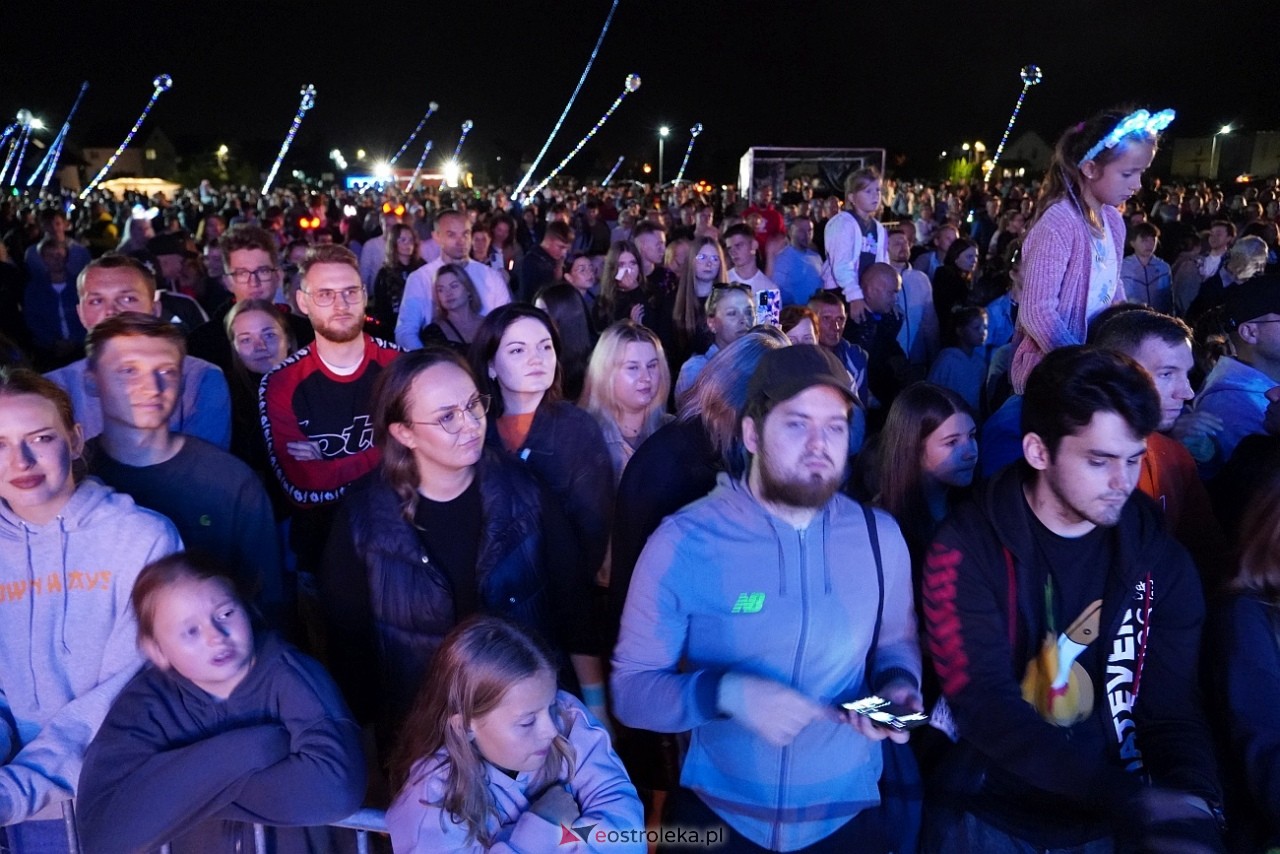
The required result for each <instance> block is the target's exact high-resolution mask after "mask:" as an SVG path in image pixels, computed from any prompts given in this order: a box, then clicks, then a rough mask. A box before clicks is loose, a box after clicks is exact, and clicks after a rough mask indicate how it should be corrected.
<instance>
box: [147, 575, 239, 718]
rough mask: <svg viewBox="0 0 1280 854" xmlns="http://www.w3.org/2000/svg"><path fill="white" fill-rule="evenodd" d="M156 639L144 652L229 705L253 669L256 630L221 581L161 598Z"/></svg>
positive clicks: (187, 586)
mask: <svg viewBox="0 0 1280 854" xmlns="http://www.w3.org/2000/svg"><path fill="white" fill-rule="evenodd" d="M152 628H153V635H152V637H150V638H144V639H143V641H142V651H143V652H144V653H145V654H146V656H147V658H148V659H150V660H151V662H152V663H153V664H155V665H156V666H157V667H160V668H163V669H165V670H167V669H169V668H173V669H174V670H176V671H178V673H180V674H182V675H183V676H185V677H187V678H188V679H190V680H191V681H192V682H194V683H195V684H196V686H197V687H198V688H201V689H202V690H204V691H207V692H208V693H210V694H212V695H213V696H215V697H218V698H219V699H222V700H225V699H226V698H227V697H229V696H231V692H232V691H234V690H235V688H236V686H237V685H239V684H240V683H241V682H242V681H244V677H245V676H246V675H247V674H248V673H249V668H250V667H252V666H253V629H252V628H251V627H250V625H249V616H248V614H246V613H245V610H244V606H243V605H241V604H240V600H239V599H237V598H236V596H235V595H234V594H233V593H232V592H231V591H230V590H229V589H228V588H227V585H226V584H225V583H224V582H222V581H218V580H216V579H204V580H201V581H192V580H183V581H179V582H178V583H176V584H172V585H170V586H169V587H166V588H164V589H163V590H161V591H159V592H158V593H156V602H155V616H154V620H153V627H152Z"/></svg>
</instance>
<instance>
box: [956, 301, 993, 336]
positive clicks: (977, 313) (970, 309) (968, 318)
mask: <svg viewBox="0 0 1280 854" xmlns="http://www.w3.org/2000/svg"><path fill="white" fill-rule="evenodd" d="M986 316H987V310H986V309H985V308H983V307H982V306H980V305H954V306H952V307H951V329H952V331H953V332H954V331H957V330H960V329H964V328H965V327H966V326H968V325H969V324H970V323H973V321H974V320H975V319H976V318H979V317H986Z"/></svg>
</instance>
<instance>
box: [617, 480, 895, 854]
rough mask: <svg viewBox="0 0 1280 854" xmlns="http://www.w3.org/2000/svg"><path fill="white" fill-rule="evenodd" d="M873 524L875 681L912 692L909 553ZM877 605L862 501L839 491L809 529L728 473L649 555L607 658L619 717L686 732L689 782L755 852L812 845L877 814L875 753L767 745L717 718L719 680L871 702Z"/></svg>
mask: <svg viewBox="0 0 1280 854" xmlns="http://www.w3.org/2000/svg"><path fill="white" fill-rule="evenodd" d="M875 519H876V526H877V530H878V532H879V538H880V548H881V551H882V554H883V559H884V572H885V602H884V619H883V625H882V627H881V630H880V643H879V649H878V651H877V655H876V669H877V671H878V672H877V674H876V676H875V678H874V679H873V680H872V682H873V684H874V685H876V686H880V685H883V684H884V683H885V682H887V681H888V680H889V679H891V678H894V677H896V676H907V677H909V678H910V679H912V680H914V681H915V682H916V684H919V679H920V647H919V642H918V638H917V635H916V622H915V615H914V612H913V608H912V594H911V563H910V557H909V555H908V552H907V547H906V544H905V542H904V541H903V539H902V535H901V533H900V532H899V530H898V526H897V523H895V522H894V521H893V518H892V517H891V516H889V515H888V514H887V513H884V512H882V511H876V513H875ZM877 598H878V597H877V580H876V566H875V558H874V556H873V554H872V551H871V545H870V541H869V539H868V536H867V527H866V521H865V518H864V516H863V513H862V509H861V508H860V507H859V506H858V505H857V504H856V503H854V502H853V501H851V500H849V499H848V498H845V497H844V496H841V495H837V496H836V497H834V498H832V499H831V500H830V501H829V502H827V504H826V505H825V506H824V507H823V508H822V510H821V512H819V514H818V515H817V516H816V517H815V518H814V519H813V521H812V522H811V523H810V524H809V527H808V528H807V529H805V530H803V531H801V530H797V529H796V528H793V527H792V526H791V525H790V524H788V523H786V522H784V521H782V520H781V519H779V518H778V517H776V516H774V515H773V514H771V513H769V512H768V511H766V510H765V509H764V507H763V506H761V504H760V503H759V502H758V501H756V499H755V498H754V497H753V496H752V495H751V493H750V491H749V490H748V488H747V486H746V484H745V483H744V482H742V481H732V480H730V479H729V478H728V477H727V476H726V475H721V477H720V481H719V483H718V485H717V486H716V488H715V489H714V490H713V491H712V492H711V494H710V495H708V496H707V497H706V498H703V499H701V500H699V501H696V502H694V503H693V504H690V505H689V506H688V507H686V508H685V509H683V510H681V511H680V512H679V513H676V514H674V515H672V516H669V517H668V518H667V519H666V520H665V521H664V522H663V523H662V525H661V526H660V527H659V528H658V530H657V531H656V532H654V534H653V536H651V537H650V538H649V541H648V544H647V545H646V546H645V549H644V551H643V552H642V553H641V555H640V560H639V562H638V564H637V565H636V571H635V576H634V577H633V578H632V581H631V587H630V589H629V590H628V592H627V603H626V607H625V609H624V611H623V615H622V631H621V635H620V637H619V640H618V645H617V647H616V649H615V650H614V655H613V676H612V683H611V684H612V688H613V701H614V711H615V713H616V714H617V716H618V719H619V720H621V721H622V722H623V723H625V724H627V725H628V726H633V727H639V728H643V729H648V730H654V731H656V732H681V731H684V730H691V731H692V740H691V743H690V747H689V754H688V756H687V758H686V759H685V764H684V770H683V772H682V775H681V784H682V785H684V786H686V787H688V788H690V789H693V790H694V791H696V792H697V793H698V794H699V796H700V797H701V798H702V799H703V801H704V802H705V803H706V804H707V805H708V806H709V807H711V809H713V810H714V811H715V812H716V814H717V815H719V816H720V817H721V818H722V819H724V820H725V822H727V823H728V824H729V825H731V826H732V827H733V828H734V829H736V830H737V831H738V832H739V833H741V834H742V835H744V836H745V837H747V838H748V839H750V840H751V841H752V842H755V843H756V844H757V845H762V846H764V847H766V848H770V849H772V850H775V851H791V850H795V849H797V848H802V847H804V846H806V845H810V844H812V843H814V842H817V841H818V840H820V839H823V838H825V837H827V836H829V835H831V834H832V833H833V832H835V831H836V830H837V829H839V828H840V827H841V826H842V825H844V824H845V823H847V822H848V821H850V820H851V819H852V818H853V817H854V816H855V815H857V814H858V813H859V812H861V811H862V810H864V809H867V808H869V807H873V806H875V805H876V804H877V803H878V802H879V799H880V796H879V790H878V786H877V784H878V781H879V779H880V769H881V754H880V746H879V744H878V743H873V742H871V741H870V740H868V739H867V738H866V737H865V736H863V735H861V734H860V733H859V732H858V731H857V730H855V729H854V728H853V727H852V726H851V725H849V724H840V723H833V722H830V721H818V722H815V723H812V724H810V725H809V726H808V727H806V728H805V729H804V730H803V731H801V732H800V734H799V735H798V736H797V737H796V739H795V741H793V742H792V743H791V744H790V745H789V746H787V747H785V748H777V747H774V746H772V745H770V744H768V743H767V742H765V741H764V740H763V739H761V738H760V737H758V736H756V735H755V734H754V733H752V732H751V731H750V730H748V729H746V728H745V727H743V726H742V725H741V724H739V723H738V722H737V721H735V720H733V719H731V718H727V717H725V716H724V715H722V714H721V713H720V712H719V711H718V709H717V705H716V700H717V694H718V691H719V685H720V680H721V679H722V678H723V677H724V675H725V674H726V673H728V672H737V673H745V674H751V675H755V676H760V677H764V678H767V679H772V680H774V681H776V682H780V683H782V684H784V685H788V686H790V687H791V688H793V689H795V690H796V691H799V692H800V693H802V694H804V695H806V696H808V697H810V698H811V699H813V700H816V701H817V702H819V703H824V704H829V705H831V706H833V707H834V706H835V705H837V704H839V703H842V702H846V701H849V700H854V699H858V698H860V697H862V696H864V694H865V685H864V679H863V671H864V670H865V666H866V659H867V652H868V648H869V646H870V645H871V635H872V631H873V628H874V625H875V618H876V605H877Z"/></svg>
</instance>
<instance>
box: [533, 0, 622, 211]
mask: <svg viewBox="0 0 1280 854" xmlns="http://www.w3.org/2000/svg"><path fill="white" fill-rule="evenodd" d="M618 2H619V0H613V5H612V6H610V7H609V15H608V17H606V18H605V19H604V27H602V28H601V29H600V37H599V38H597V39H596V46H595V47H593V48H592V49H591V56H590V57H588V58H587V67H586V68H584V69H582V76H581V77H579V78H578V85H577V86H574V87H573V94H572V95H570V96H569V101H568V103H566V104H565V105H564V110H563V111H561V113H560V118H558V119H556V123H555V126H554V127H552V128H551V135H550V136H548V137H547V141H546V142H544V143H542V150H541V151H539V152H538V156H537V157H535V158H533V163H531V164H530V165H529V171H528V172H526V173H524V177H523V178H521V179H520V183H519V184H516V188H515V190H513V191H512V193H511V195H512V196H513V197H516V198H519V196H520V191H521V190H523V189H524V185H525V184H527V183H529V180H530V179H531V178H532V177H533V173H534V172H536V171H537V169H538V164H539V163H541V162H542V158H543V157H544V156H545V155H546V153H547V149H548V148H550V147H551V141H552V140H553V139H555V138H556V134H558V133H559V132H560V126H561V125H563V124H564V119H565V116H567V115H569V108H570V107H572V106H573V102H574V100H575V99H576V98H577V97H578V92H579V90H581V89H582V84H583V83H585V82H586V80H587V75H588V74H589V73H590V72H591V65H592V64H593V63H594V62H595V61H596V54H597V53H599V52H600V45H602V44H604V34H605V33H607V32H609V24H610V23H612V21H613V13H614V12H616V11H618Z"/></svg>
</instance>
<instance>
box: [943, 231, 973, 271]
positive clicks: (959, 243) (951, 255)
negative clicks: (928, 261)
mask: <svg viewBox="0 0 1280 854" xmlns="http://www.w3.org/2000/svg"><path fill="white" fill-rule="evenodd" d="M977 248H978V244H976V243H974V242H973V241H972V240H970V239H969V238H967V237H957V238H956V239H955V240H953V241H951V245H950V246H948V247H947V254H946V255H944V256H943V258H942V263H943V264H945V265H947V266H949V267H955V266H956V259H957V258H959V257H960V255H961V254H962V253H963V252H964V251H965V250H967V249H977ZM956 269H959V268H958V267H957V268H956Z"/></svg>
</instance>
